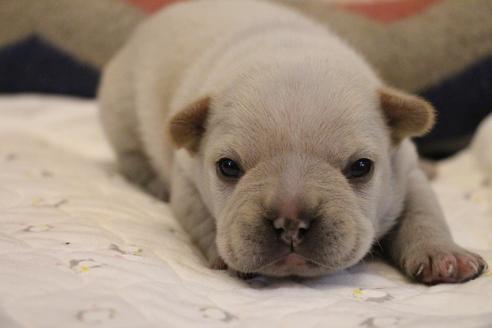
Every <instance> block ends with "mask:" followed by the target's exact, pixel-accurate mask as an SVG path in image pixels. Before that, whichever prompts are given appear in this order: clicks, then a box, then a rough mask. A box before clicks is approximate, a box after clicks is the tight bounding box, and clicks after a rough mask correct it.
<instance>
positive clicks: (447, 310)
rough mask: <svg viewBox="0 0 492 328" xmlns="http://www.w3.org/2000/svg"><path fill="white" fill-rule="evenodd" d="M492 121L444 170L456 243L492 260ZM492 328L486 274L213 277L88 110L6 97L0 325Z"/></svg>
mask: <svg viewBox="0 0 492 328" xmlns="http://www.w3.org/2000/svg"><path fill="white" fill-rule="evenodd" d="M490 140H492V119H489V120H488V121H486V122H485V123H484V124H482V127H481V129H480V131H479V133H478V136H477V137H476V139H475V141H474V143H473V145H472V147H470V149H468V150H466V151H465V152H462V153H461V154H459V155H458V156H456V157H454V158H452V159H450V160H448V161H445V162H442V163H441V164H439V166H438V177H437V178H436V180H435V181H434V182H433V186H434V188H435V190H436V192H437V193H438V196H439V198H440V200H441V201H442V205H443V207H444V211H445V212H446V215H447V218H448V221H449V224H450V226H451V229H452V232H453V235H454V237H455V239H456V240H457V241H458V242H459V243H461V244H462V245H463V246H466V247H469V248H470V249H473V250H475V251H476V252H478V253H480V254H481V255H482V256H483V257H484V258H485V259H486V260H488V262H489V263H491V264H492V214H491V213H492V212H491V204H492V187H491V182H492V144H491V143H490ZM94 326H100V327H131V328H143V327H145V328H147V327H187V326H196V327H263V326H268V327H303V328H307V327H363V328H383V327H432V328H436V327H437V328H439V327H446V328H449V327H460V328H461V327H491V326H492V275H491V273H490V272H486V273H485V274H484V275H482V276H481V277H480V278H478V279H476V280H473V281H470V282H468V283H465V284H461V285H438V286H433V287H427V286H422V285H418V284H414V283H412V282H410V281H408V280H407V279H406V278H405V277H404V276H402V275H401V274H400V273H399V272H398V271H397V270H396V269H394V268H392V267H391V266H389V265H388V264H386V263H383V262H381V261H378V260H367V261H365V262H363V263H361V264H359V265H357V266H355V267H353V268H351V269H349V270H346V271H344V272H340V273H338V274H334V275H331V276H327V277H323V278H318V279H294V280H293V279H286V280H273V281H272V280H267V279H265V278H257V279H253V280H251V281H247V282H245V281H242V280H239V279H237V278H235V277H233V276H231V275H229V274H228V273H227V272H223V271H212V270H209V269H208V268H207V267H206V265H205V261H204V259H203V258H202V256H201V255H200V253H199V252H198V251H197V250H196V248H195V247H194V246H193V245H192V244H191V243H190V240H189V238H188V236H187V235H186V234H185V233H184V232H183V230H182V229H181V227H180V226H179V224H178V222H176V221H175V219H174V218H173V216H172V214H171V212H170V210H169V208H168V207H167V205H166V204H165V203H162V202H159V201H156V200H154V199H153V198H152V197H150V196H147V195H145V194H144V193H142V192H141V191H139V190H138V189H136V188H135V187H134V186H132V185H130V184H128V183H127V182H126V181H125V180H124V179H122V177H121V176H119V175H118V174H117V173H116V171H115V168H114V163H113V159H112V155H111V151H110V150H109V147H108V145H107V144H106V143H105V140H104V138H103V134H102V131H101V128H100V126H99V124H98V120H97V108H96V105H95V103H94V102H92V101H81V100H74V99H70V98H53V97H51V98H50V97H39V96H17V97H0V327H2V328H11V327H50V328H51V327H94Z"/></svg>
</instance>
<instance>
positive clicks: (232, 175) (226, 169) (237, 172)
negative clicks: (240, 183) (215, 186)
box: [217, 158, 242, 179]
mask: <svg viewBox="0 0 492 328" xmlns="http://www.w3.org/2000/svg"><path fill="white" fill-rule="evenodd" d="M217 170H218V172H219V174H220V175H222V176H223V177H225V178H228V179H238V178H239V177H241V174H242V171H241V168H240V167H239V165H238V164H237V163H236V162H234V161H233V160H232V159H230V158H221V159H220V160H219V161H218V162H217Z"/></svg>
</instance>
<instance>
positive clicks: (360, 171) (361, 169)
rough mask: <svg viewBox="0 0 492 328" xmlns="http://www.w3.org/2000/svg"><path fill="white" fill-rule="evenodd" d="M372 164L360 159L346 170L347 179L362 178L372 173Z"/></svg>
mask: <svg viewBox="0 0 492 328" xmlns="http://www.w3.org/2000/svg"><path fill="white" fill-rule="evenodd" d="M372 167H373V162H372V161H371V160H370V159H368V158H360V159H358V160H356V161H355V162H353V163H352V164H351V165H350V166H349V167H348V169H347V171H346V175H347V177H348V178H362V177H363V176H366V175H368V174H369V173H370V172H371V171H372Z"/></svg>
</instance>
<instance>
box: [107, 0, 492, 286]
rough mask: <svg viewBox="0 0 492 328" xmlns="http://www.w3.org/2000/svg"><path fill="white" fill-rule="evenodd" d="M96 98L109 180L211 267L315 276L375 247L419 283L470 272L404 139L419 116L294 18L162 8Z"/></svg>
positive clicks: (422, 112)
mask: <svg viewBox="0 0 492 328" xmlns="http://www.w3.org/2000/svg"><path fill="white" fill-rule="evenodd" d="M382 51H384V49H382ZM99 100H100V105H101V119H102V123H103V125H104V128H105V131H106V133H107V136H108V138H109V140H110V142H111V144H112V146H113V147H114V149H115V151H116V153H117V156H118V161H119V164H120V168H121V171H122V172H123V174H124V175H126V176H127V177H128V178H129V179H130V180H131V181H134V182H135V183H138V184H140V185H142V186H144V187H145V188H147V189H148V190H150V191H151V192H152V193H153V194H156V195H158V196H159V197H161V198H163V199H166V198H167V197H168V196H169V197H170V203H171V207H172V209H173V211H174V213H175V215H176V217H177V219H178V220H179V221H180V222H181V223H182V225H183V226H184V227H185V229H186V230H187V231H188V232H189V233H190V235H191V236H192V238H193V240H194V241H195V242H196V244H197V245H198V246H199V247H200V249H201V250H203V252H204V254H205V255H206V257H207V259H208V260H209V261H210V265H211V266H212V267H214V268H226V267H228V268H229V269H231V270H234V271H236V272H239V273H241V274H250V273H259V274H264V275H268V276H305V277H308V276H318V275H324V274H328V273H331V272H335V271H339V270H342V269H344V268H347V267H350V266H352V265H354V264H356V263H357V262H359V261H360V260H361V259H362V258H363V257H364V256H365V255H366V254H368V253H369V252H370V250H371V248H372V247H373V246H374V245H375V244H378V245H382V247H383V250H384V252H385V253H386V254H387V256H388V257H389V258H390V259H391V260H392V262H393V263H394V264H395V265H396V266H398V267H399V268H400V269H401V270H402V271H403V272H404V273H405V274H407V275H408V276H410V277H412V278H414V279H415V280H417V281H420V282H423V283H426V284H436V283H455V282H464V281H467V280H470V279H473V278H475V277H477V276H478V275H480V273H481V272H482V271H483V270H484V268H485V267H486V263H485V261H484V260H483V259H482V258H481V257H480V256H478V255H476V254H474V253H471V252H469V251H467V250H465V249H463V248H462V247H460V246H458V245H456V244H455V243H454V242H453V240H452V237H451V235H450V232H449V230H448V227H447V226H446V223H445V220H444V218H443V213H442V211H441V208H440V206H439V204H438V201H437V199H436V196H435V195H434V193H433V191H432V190H431V187H430V186H429V183H428V181H427V179H426V177H425V175H424V174H423V172H422V171H421V169H420V168H419V166H418V158H417V154H416V152H415V147H414V145H413V144H412V142H411V141H410V140H409V138H410V137H415V136H420V135H422V134H424V133H426V132H427V131H429V129H430V128H431V127H432V125H433V122H434V110H433V108H432V106H431V105H430V104H429V103H427V102H426V101H424V100H422V99H420V98H418V97H416V96H412V95H409V94H407V93H405V92H403V91H399V90H395V89H393V88H391V87H389V86H386V85H385V84H384V83H383V82H382V81H381V80H380V79H379V78H378V76H377V75H376V74H375V73H374V71H373V70H372V69H371V68H370V66H369V65H368V64H367V63H366V62H365V61H364V59H363V58H362V57H361V56H360V55H359V54H357V53H356V52H355V51H354V50H352V49H351V48H350V47H349V46H348V45H347V44H345V43H344V42H343V41H342V40H340V39H339V38H338V37H337V36H336V35H334V34H333V33H331V32H330V31H328V30H326V29H325V28H324V27H322V26H320V25H318V24H317V23H315V22H312V21H311V20H309V19H307V18H305V17H303V16H302V15H300V14H298V13H296V12H294V11H291V10H289V9H287V8H284V7H281V6H277V5H274V4H270V3H266V2H261V1H246V0H243V1H232V0H208V1H190V2H182V3H179V4H176V5H173V6H170V7H168V8H167V9H164V10H163V11H161V12H160V13H158V14H156V15H155V16H153V17H151V18H150V19H149V20H148V21H147V22H145V23H143V24H142V25H141V26H140V27H139V28H138V29H137V31H136V32H135V34H134V35H133V36H132V37H131V39H130V40H129V42H128V43H127V44H126V46H124V47H123V48H122V49H121V50H120V51H119V53H118V54H117V55H116V56H115V57H114V59H113V60H112V61H111V62H110V63H109V65H108V66H107V67H106V69H105V71H104V75H103V79H102V84H101V87H100V92H99Z"/></svg>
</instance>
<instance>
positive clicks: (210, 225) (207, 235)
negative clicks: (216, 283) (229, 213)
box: [170, 165, 227, 270]
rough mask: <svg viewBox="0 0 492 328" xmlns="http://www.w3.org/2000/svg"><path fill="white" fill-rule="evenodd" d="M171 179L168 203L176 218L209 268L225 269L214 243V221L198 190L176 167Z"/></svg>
mask: <svg viewBox="0 0 492 328" xmlns="http://www.w3.org/2000/svg"><path fill="white" fill-rule="evenodd" d="M171 179H172V180H171V199H170V203H171V207H172V209H173V212H174V214H175V216H176V218H177V219H178V220H179V222H180V223H181V225H182V226H183V228H184V229H185V230H186V231H187V232H188V233H189V234H190V236H191V239H192V240H193V242H194V243H195V244H196V245H197V246H198V248H200V251H202V253H203V254H204V255H205V257H206V259H207V261H208V263H209V266H210V268H212V269H216V270H225V269H227V265H226V264H225V263H224V261H223V260H222V258H221V257H220V255H219V252H218V250H217V246H216V243H215V236H216V229H215V219H214V218H213V217H212V215H211V214H210V212H209V211H208V209H207V207H206V206H205V204H203V201H202V199H201V197H200V194H199V193H198V190H197V189H196V188H195V186H194V185H193V184H192V183H191V182H190V181H189V180H188V179H187V178H186V177H185V175H184V174H183V172H182V171H181V169H180V168H179V167H178V166H177V165H175V167H174V168H173V174H172V178H171Z"/></svg>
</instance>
